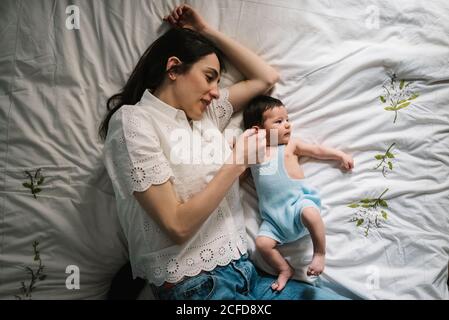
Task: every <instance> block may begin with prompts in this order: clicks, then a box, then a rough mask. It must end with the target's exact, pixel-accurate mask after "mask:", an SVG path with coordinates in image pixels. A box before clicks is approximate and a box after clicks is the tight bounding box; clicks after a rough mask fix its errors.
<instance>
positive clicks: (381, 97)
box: [379, 96, 387, 103]
mask: <svg viewBox="0 0 449 320" xmlns="http://www.w3.org/2000/svg"><path fill="white" fill-rule="evenodd" d="M379 98H380V101H382V103H385V102H387V100H385V97H384V96H380V97H379Z"/></svg>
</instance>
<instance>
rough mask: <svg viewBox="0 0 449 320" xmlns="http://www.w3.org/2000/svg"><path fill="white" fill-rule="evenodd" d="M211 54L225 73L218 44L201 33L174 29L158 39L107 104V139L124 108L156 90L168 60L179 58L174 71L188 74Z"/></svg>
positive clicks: (104, 126)
mask: <svg viewBox="0 0 449 320" xmlns="http://www.w3.org/2000/svg"><path fill="white" fill-rule="evenodd" d="M211 53H215V54H216V55H217V58H218V61H219V62H220V72H222V71H223V70H224V58H223V53H222V52H221V51H220V49H218V48H217V47H216V46H215V44H214V43H213V42H212V41H210V40H209V39H207V38H206V37H204V36H202V35H201V34H199V33H198V32H195V31H193V30H190V29H183V28H173V29H170V30H169V31H167V32H166V33H165V34H163V35H162V36H161V37H159V38H158V39H156V41H154V42H153V43H152V44H151V45H150V47H149V48H148V49H147V50H146V51H145V53H144V54H143V55H142V57H141V58H140V60H139V62H138V63H137V65H136V67H135V68H134V70H133V72H132V73H131V76H130V77H129V79H128V81H127V82H126V84H125V86H124V87H123V89H122V90H121V91H120V92H119V93H117V94H114V95H113V96H112V97H110V98H109V99H108V101H107V103H106V107H107V109H108V113H107V114H106V116H105V118H104V120H103V122H102V123H101V125H100V128H99V134H100V137H101V138H102V139H103V140H104V139H106V135H107V133H108V127H109V120H110V119H111V117H112V115H113V114H114V113H115V112H116V111H117V110H118V109H120V107H122V106H123V105H125V104H126V105H134V104H136V103H137V102H139V101H140V99H141V98H142V95H143V93H144V92H145V90H146V89H149V90H150V91H154V90H156V89H157V88H158V87H159V86H160V85H161V84H162V81H163V80H164V77H165V74H166V73H167V71H166V70H165V69H166V66H167V61H168V58H170V57H173V56H175V57H177V58H178V59H179V60H181V64H180V65H177V66H175V67H173V68H172V69H171V71H175V72H176V73H178V74H183V73H186V72H187V71H189V70H190V68H191V67H192V65H193V64H194V63H195V62H197V61H198V60H200V59H201V58H203V57H204V56H207V55H209V54H211Z"/></svg>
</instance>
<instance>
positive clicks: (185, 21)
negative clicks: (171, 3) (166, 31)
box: [165, 5, 279, 112]
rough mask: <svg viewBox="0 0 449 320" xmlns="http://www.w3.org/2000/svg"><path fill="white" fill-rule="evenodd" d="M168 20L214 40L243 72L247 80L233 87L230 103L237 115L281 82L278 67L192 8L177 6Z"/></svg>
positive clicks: (230, 92) (230, 89) (230, 93)
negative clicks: (213, 24)
mask: <svg viewBox="0 0 449 320" xmlns="http://www.w3.org/2000/svg"><path fill="white" fill-rule="evenodd" d="M165 20H167V21H169V22H170V23H171V24H173V25H176V26H179V27H184V28H191V29H193V30H195V31H197V32H199V33H201V34H203V35H204V36H205V37H207V38H209V39H210V40H212V41H213V42H214V43H215V44H216V45H217V46H218V47H219V48H220V49H221V50H222V51H223V53H224V54H225V55H226V57H227V58H228V59H229V60H230V61H231V63H232V64H233V65H234V66H235V67H236V68H237V69H238V70H239V71H240V72H242V73H243V75H244V76H245V77H246V79H247V80H243V81H240V82H238V83H236V84H234V85H232V86H231V87H230V88H229V101H230V102H231V104H232V106H233V107H234V112H237V111H239V110H241V109H242V107H243V106H245V105H246V104H247V103H248V102H249V101H250V100H251V99H252V98H253V97H255V96H257V95H260V94H264V93H266V92H267V91H268V90H269V89H271V88H272V87H273V86H274V84H275V83H276V82H277V81H279V74H278V72H277V71H276V70H275V69H274V68H272V67H271V66H270V65H269V64H267V63H266V62H265V61H264V60H263V59H262V58H260V57H259V56H258V55H257V54H255V53H253V52H252V51H250V50H249V49H247V48H245V47H244V46H242V45H241V44H239V43H238V42H237V41H235V40H233V39H231V38H230V37H228V36H227V35H225V34H223V33H222V32H220V31H218V30H216V29H214V28H212V27H211V26H210V25H209V24H208V23H207V22H206V21H205V20H204V19H203V18H202V17H201V16H200V15H199V14H198V13H197V12H196V11H195V10H194V9H193V8H191V7H190V6H188V5H180V6H178V7H176V8H175V9H174V10H173V11H172V13H171V14H170V15H169V16H167V17H166V18H165Z"/></svg>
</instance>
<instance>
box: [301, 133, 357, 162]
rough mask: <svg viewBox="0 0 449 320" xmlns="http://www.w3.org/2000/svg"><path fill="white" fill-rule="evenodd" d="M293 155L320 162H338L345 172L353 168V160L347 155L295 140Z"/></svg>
mask: <svg viewBox="0 0 449 320" xmlns="http://www.w3.org/2000/svg"><path fill="white" fill-rule="evenodd" d="M294 142H295V154H296V155H297V156H306V157H312V158H316V159H321V160H337V161H340V163H341V167H342V168H343V169H346V170H351V169H352V168H354V160H353V159H352V157H351V156H350V155H349V154H346V153H344V152H343V151H340V150H337V149H333V148H328V147H323V146H320V145H315V144H309V143H305V142H303V141H301V140H300V139H295V141H294Z"/></svg>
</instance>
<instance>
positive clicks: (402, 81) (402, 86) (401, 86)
mask: <svg viewBox="0 0 449 320" xmlns="http://www.w3.org/2000/svg"><path fill="white" fill-rule="evenodd" d="M404 83H405V81H404V80H401V83H400V84H399V89H401V90H402V89H403V88H404Z"/></svg>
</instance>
